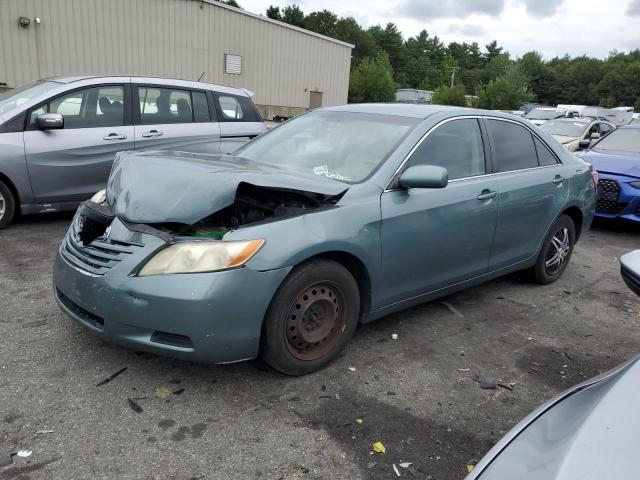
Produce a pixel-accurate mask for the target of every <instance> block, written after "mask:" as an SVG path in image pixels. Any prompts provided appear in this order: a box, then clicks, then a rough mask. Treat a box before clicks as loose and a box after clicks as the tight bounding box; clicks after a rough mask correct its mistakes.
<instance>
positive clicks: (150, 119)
mask: <svg viewBox="0 0 640 480" xmlns="http://www.w3.org/2000/svg"><path fill="white" fill-rule="evenodd" d="M138 101H139V108H140V123H141V124H142V125H153V124H166V123H194V122H209V121H210V120H211V117H210V116H209V106H208V103H207V94H206V93H204V92H199V91H191V90H182V89H172V88H158V87H139V88H138Z"/></svg>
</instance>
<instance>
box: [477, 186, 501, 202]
mask: <svg viewBox="0 0 640 480" xmlns="http://www.w3.org/2000/svg"><path fill="white" fill-rule="evenodd" d="M496 195H498V192H494V191H492V190H486V189H485V190H483V191H482V193H481V194H480V195H478V196H477V197H476V198H477V199H478V200H480V201H482V202H484V201H485V200H491V199H492V198H496Z"/></svg>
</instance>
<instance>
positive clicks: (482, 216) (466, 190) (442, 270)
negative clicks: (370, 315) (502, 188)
mask: <svg viewBox="0 0 640 480" xmlns="http://www.w3.org/2000/svg"><path fill="white" fill-rule="evenodd" d="M484 143H485V142H484V141H483V136H482V133H481V129H480V124H479V122H478V119H475V118H465V119H457V120H452V121H448V122H445V123H443V124H441V125H440V126H438V127H436V128H435V130H432V131H431V132H430V133H429V134H428V135H427V136H426V137H425V138H424V139H423V141H422V143H421V144H419V146H418V147H417V148H416V149H415V151H414V152H413V153H412V154H411V156H410V157H409V159H408V161H407V163H406V165H405V169H406V168H409V167H411V166H414V165H424V164H426V165H437V166H441V167H444V168H446V169H447V171H448V172H449V184H448V185H447V186H446V187H445V188H442V189H417V188H416V189H410V190H404V189H400V188H392V189H390V190H389V189H387V190H385V192H384V193H383V194H382V198H381V210H382V278H383V279H384V284H385V285H384V288H383V289H382V291H383V292H384V296H383V299H382V301H383V303H382V305H383V306H386V305H390V304H392V303H396V302H399V301H402V300H405V299H409V298H412V297H415V296H418V295H422V294H425V293H428V292H431V291H434V290H438V289H441V288H444V287H446V286H450V285H452V284H455V283H458V282H462V281H465V280H468V279H471V278H473V277H477V276H479V275H483V274H485V273H487V271H488V266H489V259H490V256H491V248H492V246H493V240H494V233H495V228H496V222H497V216H498V203H497V201H498V184H497V180H496V179H495V178H494V176H493V175H486V174H487V173H490V171H489V169H488V167H487V162H486V158H488V155H487V154H486V151H487V150H486V149H485V145H484Z"/></svg>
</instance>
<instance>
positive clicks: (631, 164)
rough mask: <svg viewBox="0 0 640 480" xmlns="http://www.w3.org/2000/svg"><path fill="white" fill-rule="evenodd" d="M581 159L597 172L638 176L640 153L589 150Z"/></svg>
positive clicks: (639, 171) (639, 174)
mask: <svg viewBox="0 0 640 480" xmlns="http://www.w3.org/2000/svg"><path fill="white" fill-rule="evenodd" d="M581 157H582V159H583V160H584V161H585V162H588V163H590V164H591V165H593V168H594V169H596V170H597V171H598V172H603V173H604V172H607V173H613V174H616V175H626V176H629V177H639V178H640V155H637V154H633V153H627V152H615V151H612V152H610V153H609V152H606V151H603V150H601V151H598V150H589V151H587V152H586V153H584V154H583V155H582V156H581Z"/></svg>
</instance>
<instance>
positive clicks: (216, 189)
mask: <svg viewBox="0 0 640 480" xmlns="http://www.w3.org/2000/svg"><path fill="white" fill-rule="evenodd" d="M241 183H247V184H250V185H254V186H257V187H267V188H273V189H277V190H288V191H295V192H302V193H309V194H315V195H321V196H325V197H327V198H330V197H334V196H338V195H341V194H343V193H344V192H345V191H346V190H347V189H348V186H347V185H345V184H344V183H341V182H338V181H336V180H331V179H329V178H326V177H322V176H317V175H313V174H307V173H299V172H297V171H290V170H283V169H280V168H277V167H271V166H267V165H264V164H260V163H256V162H252V161H249V160H246V159H243V158H239V157H233V156H229V155H203V154H192V153H185V152H168V151H157V152H156V151H144V152H120V153H119V154H117V155H116V158H115V160H114V163H113V168H112V170H111V175H110V176H109V181H108V183H107V203H108V205H109V207H110V208H111V210H112V211H113V212H114V213H115V215H117V216H118V217H120V218H123V219H125V220H128V221H130V222H134V223H172V222H175V223H183V224H187V225H192V224H194V223H196V222H198V221H200V220H202V219H204V218H206V217H208V216H209V215H211V214H213V213H215V212H217V211H219V210H222V209H223V208H225V207H228V206H229V205H231V204H233V202H234V200H235V195H236V190H237V189H238V186H239V185H240V184H241Z"/></svg>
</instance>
